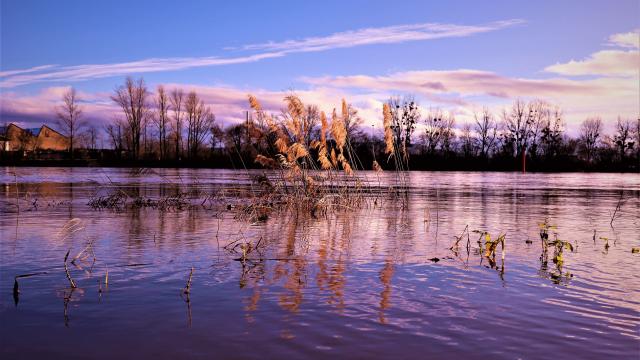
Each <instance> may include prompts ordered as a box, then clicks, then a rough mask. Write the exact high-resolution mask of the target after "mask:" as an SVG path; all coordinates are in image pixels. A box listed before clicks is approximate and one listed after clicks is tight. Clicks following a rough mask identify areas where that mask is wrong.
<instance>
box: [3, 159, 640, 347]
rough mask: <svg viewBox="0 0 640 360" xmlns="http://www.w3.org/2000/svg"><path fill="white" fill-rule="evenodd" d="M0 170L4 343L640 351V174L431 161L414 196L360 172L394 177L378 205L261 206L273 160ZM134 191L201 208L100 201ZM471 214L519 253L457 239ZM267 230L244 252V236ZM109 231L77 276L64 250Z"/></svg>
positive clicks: (415, 178) (477, 225)
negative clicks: (249, 215) (259, 184)
mask: <svg viewBox="0 0 640 360" xmlns="http://www.w3.org/2000/svg"><path fill="white" fill-rule="evenodd" d="M0 171H1V172H0V184H1V186H2V191H1V193H0V209H1V213H0V227H1V230H0V259H1V263H0V320H1V321H0V354H1V355H2V357H3V358H7V359H9V358H11V359H17V358H36V357H44V358H53V357H64V358H95V359H111V358H116V357H141V358H184V357H192V358H211V357H216V356H217V357H226V358H264V357H265V356H266V357H273V358H301V357H314V358H323V357H330V356H340V357H341V358H388V357H406V356H413V357H416V358H441V357H445V356H446V357H450V358H469V359H475V358H477V359H487V358H495V359H502V358H504V359H513V358H525V359H538V358H551V357H553V358H581V359H592V358H593V359H597V358H608V359H612V358H616V359H618V358H619V359H630V358H638V357H639V356H640V334H639V332H640V295H639V294H640V280H639V279H638V274H639V273H640V265H639V260H640V254H632V253H631V249H632V247H637V246H640V235H639V234H640V219H639V215H640V175H638V174H519V173H476V172H468V173H466V172H414V173H411V174H410V175H409V177H410V184H411V185H410V188H409V196H408V199H407V201H406V202H402V201H398V200H397V199H394V198H393V197H391V196H389V195H388V194H386V195H385V194H384V189H386V186H387V185H388V184H389V183H393V182H394V180H395V176H394V175H393V174H392V173H383V174H382V175H380V176H377V175H375V174H373V173H360V175H359V176H361V177H362V179H363V181H364V182H365V183H368V184H369V185H370V186H371V187H372V188H375V189H376V191H383V192H382V193H376V194H372V195H370V196H369V197H368V201H367V204H366V205H364V206H361V207H359V208H352V209H336V210H335V211H330V212H329V214H328V215H327V216H326V217H318V218H314V217H311V216H305V215H301V214H295V213H292V212H289V211H279V212H277V213H274V214H271V216H270V217H269V218H268V219H267V220H266V221H252V220H251V219H246V218H240V217H238V212H237V208H238V206H239V205H240V204H241V203H242V201H243V199H246V197H247V196H250V195H251V193H252V191H254V190H255V189H254V188H253V187H252V186H251V180H250V179H251V176H252V175H255V174H261V173H262V172H250V173H248V172H246V171H231V170H204V169H200V170H189V169H182V170H177V169H156V170H153V171H151V170H142V171H140V170H138V171H132V170H129V169H93V168H71V169H67V168H15V169H14V168H2V169H0ZM16 190H17V192H16ZM115 190H122V191H124V192H125V193H126V194H128V195H129V196H139V197H142V198H149V199H159V198H163V197H170V196H174V195H175V194H177V193H181V194H183V196H184V197H185V198H186V200H187V202H188V203H189V204H190V205H187V206H185V207H182V208H179V209H178V208H165V209H158V208H152V207H142V208H135V209H131V208H128V207H127V208H123V209H102V210H95V209H93V208H91V207H90V206H88V205H87V204H88V202H89V201H90V199H92V198H95V197H96V196H100V195H107V194H110V193H113V191H115ZM16 203H17V204H18V205H19V208H18V207H17V206H16ZM618 203H620V204H621V206H620V210H619V211H618V212H617V213H616V216H615V219H614V222H613V226H612V225H611V223H610V222H611V218H612V213H613V212H614V210H615V208H616V206H617V205H618ZM227 205H229V206H230V209H228V208H227ZM545 220H546V221H548V223H549V224H552V225H555V226H556V228H555V229H554V230H552V232H557V234H558V237H559V238H561V239H563V240H566V241H569V242H570V243H572V244H573V246H574V250H575V251H574V252H569V251H566V252H565V254H564V264H563V266H562V267H561V268H558V267H557V266H556V265H555V264H554V263H553V262H552V261H551V260H550V259H549V261H548V262H547V263H546V264H545V263H544V262H543V261H541V259H540V256H541V243H540V238H539V235H538V234H539V229H540V228H539V224H540V223H542V222H544V221H545ZM467 225H468V228H469V229H470V230H481V231H488V232H489V233H490V234H491V235H492V236H494V237H495V236H497V235H498V234H500V233H506V253H505V255H504V259H503V258H502V256H501V252H500V251H498V256H497V257H496V262H495V263H491V262H489V261H488V260H487V259H486V258H483V257H482V256H481V254H479V253H478V251H477V248H478V244H477V242H476V241H477V239H478V235H477V234H476V233H473V232H472V233H471V234H470V251H469V252H468V253H467V250H466V236H465V239H464V241H463V242H461V246H460V247H459V249H458V250H457V251H453V250H451V249H450V247H451V246H452V244H453V243H454V241H455V239H454V236H458V235H460V233H462V231H463V229H464V228H465V227H466V226H467ZM65 226H67V228H66V230H65ZM594 231H595V236H594ZM605 238H606V239H607V240H605ZM257 241H260V242H261V244H262V247H261V251H260V254H259V255H258V254H256V253H254V255H253V256H254V259H253V260H252V261H250V262H246V263H245V264H244V266H243V265H242V262H240V261H236V259H237V258H238V256H239V255H238V248H237V247H236V251H235V252H234V251H230V250H228V249H229V248H232V247H233V246H234V244H240V243H243V242H252V243H254V244H255V243H256V242H257ZM90 242H91V243H92V244H93V253H92V254H91V255H89V256H86V258H83V256H82V255H81V257H80V258H79V259H78V260H77V261H76V264H75V265H71V264H69V272H70V275H71V277H72V278H73V279H74V280H75V281H76V282H77V285H78V288H76V289H75V290H72V289H71V288H70V286H69V282H68V280H67V277H66V275H65V271H64V267H63V260H64V256H65V254H66V252H67V251H68V250H70V258H73V257H75V256H76V255H77V254H78V253H80V252H81V251H82V250H83V249H85V248H86V247H87V244H88V243H90ZM607 243H608V244H609V247H608V248H606V246H605V244H607ZM230 244H231V245H230ZM225 247H226V248H225ZM87 254H89V252H87ZM94 255H95V256H94ZM436 260H437V261H436ZM192 267H193V269H194V273H193V280H192V285H191V292H190V294H189V295H188V296H186V295H185V294H183V291H182V289H183V288H184V287H185V285H186V282H187V279H188V277H189V273H190V269H191V268H192ZM40 272H44V273H41V274H38V275H35V276H31V277H24V278H20V279H18V282H19V289H20V293H19V295H18V296H17V297H15V296H14V295H13V291H12V289H13V286H14V277H15V276H17V275H20V274H30V273H40ZM107 272H108V283H107V284H105V283H104V282H105V281H104V280H105V275H106V274H107Z"/></svg>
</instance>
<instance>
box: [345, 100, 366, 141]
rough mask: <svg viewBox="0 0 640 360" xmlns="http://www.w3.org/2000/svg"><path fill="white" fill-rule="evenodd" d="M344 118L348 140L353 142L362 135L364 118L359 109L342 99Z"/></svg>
mask: <svg viewBox="0 0 640 360" xmlns="http://www.w3.org/2000/svg"><path fill="white" fill-rule="evenodd" d="M342 120H343V121H344V128H345V130H346V131H347V142H348V143H349V144H351V142H352V141H353V140H354V139H356V138H358V137H359V136H360V135H361V132H360V125H362V123H363V122H364V120H363V119H362V118H361V117H360V116H359V115H358V110H357V109H356V108H355V107H354V106H353V105H351V104H349V103H347V102H346V101H345V100H344V99H342Z"/></svg>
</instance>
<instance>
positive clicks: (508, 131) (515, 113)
mask: <svg viewBox="0 0 640 360" xmlns="http://www.w3.org/2000/svg"><path fill="white" fill-rule="evenodd" d="M502 119H503V121H504V129H505V138H506V139H505V141H506V144H511V146H513V148H512V153H513V154H514V155H515V157H516V158H518V157H519V156H521V154H523V153H525V152H526V150H527V142H528V139H529V136H530V134H531V121H532V117H531V116H530V115H529V114H528V113H527V106H526V104H525V103H524V102H523V101H522V100H519V99H518V100H516V101H515V102H514V103H513V105H512V107H511V110H510V111H507V110H504V111H503V112H502Z"/></svg>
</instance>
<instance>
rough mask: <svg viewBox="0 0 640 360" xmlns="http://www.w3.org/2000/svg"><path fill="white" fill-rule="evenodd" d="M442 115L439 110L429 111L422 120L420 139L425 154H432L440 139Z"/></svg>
mask: <svg viewBox="0 0 640 360" xmlns="http://www.w3.org/2000/svg"><path fill="white" fill-rule="evenodd" d="M444 117H445V115H444V113H443V112H442V110H441V109H439V108H435V109H429V113H428V114H427V117H425V118H424V132H423V133H422V136H421V139H422V144H423V146H424V148H425V149H426V150H427V153H429V154H434V153H435V151H436V149H437V148H438V145H440V141H441V139H442V125H441V123H442V122H443V121H444Z"/></svg>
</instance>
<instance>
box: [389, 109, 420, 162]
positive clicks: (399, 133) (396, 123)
mask: <svg viewBox="0 0 640 360" xmlns="http://www.w3.org/2000/svg"><path fill="white" fill-rule="evenodd" d="M387 104H388V105H389V110H390V112H391V130H392V132H393V143H394V148H395V149H398V150H399V152H400V154H401V155H402V161H403V162H404V164H405V166H406V167H407V168H408V167H409V148H410V147H411V137H412V135H413V132H414V131H415V130H416V124H417V123H418V121H419V120H420V109H419V108H418V103H417V102H416V101H415V100H414V98H413V97H412V96H406V97H404V98H400V97H392V98H390V99H389V100H388V101H387ZM398 160H400V159H396V161H398Z"/></svg>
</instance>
